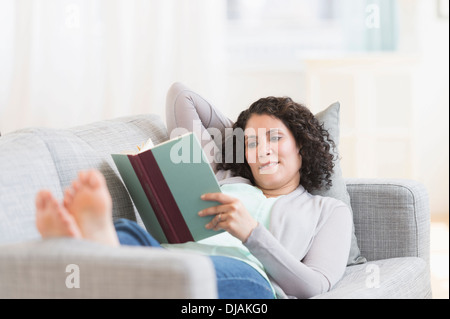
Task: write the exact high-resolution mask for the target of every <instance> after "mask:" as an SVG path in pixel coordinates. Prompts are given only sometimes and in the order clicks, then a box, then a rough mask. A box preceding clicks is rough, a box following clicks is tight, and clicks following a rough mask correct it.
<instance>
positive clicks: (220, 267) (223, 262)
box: [114, 218, 274, 299]
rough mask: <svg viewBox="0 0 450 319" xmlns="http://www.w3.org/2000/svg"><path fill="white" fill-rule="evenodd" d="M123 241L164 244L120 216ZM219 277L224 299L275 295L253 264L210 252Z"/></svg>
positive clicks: (118, 225)
mask: <svg viewBox="0 0 450 319" xmlns="http://www.w3.org/2000/svg"><path fill="white" fill-rule="evenodd" d="M114 227H115V228H116V232H117V237H118V238H119V242H120V244H121V245H128V246H151V247H158V248H162V247H161V245H160V243H159V242H158V241H157V240H156V239H155V238H153V237H152V236H151V235H150V234H149V233H148V232H147V230H145V229H144V228H142V227H140V226H139V225H138V224H137V223H136V222H134V221H131V220H128V219H123V218H121V219H118V220H116V221H115V222H114ZM210 258H211V260H212V262H213V264H214V269H215V272H216V278H217V288H218V294H219V298H220V299H273V298H274V295H273V292H272V288H271V287H270V285H269V283H268V282H267V280H266V279H265V278H264V277H263V276H261V274H260V273H259V272H258V271H256V270H255V269H254V268H253V267H251V266H250V265H248V264H247V263H245V262H243V261H240V260H237V259H235V258H230V257H224V256H210Z"/></svg>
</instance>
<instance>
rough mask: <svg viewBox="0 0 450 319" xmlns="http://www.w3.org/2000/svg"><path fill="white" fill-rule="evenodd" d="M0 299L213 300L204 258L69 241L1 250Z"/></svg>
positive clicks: (213, 284)
mask: <svg viewBox="0 0 450 319" xmlns="http://www.w3.org/2000/svg"><path fill="white" fill-rule="evenodd" d="M0 298H183V299H184V298H189V299H191V298H217V287H216V278H215V273H214V267H213V265H212V263H211V261H210V259H209V258H207V257H204V256H200V255H193V254H187V253H175V252H170V251H167V250H164V249H160V248H149V247H132V246H121V247H108V246H104V245H100V244H96V243H93V242H88V241H84V240H75V239H69V238H58V239H47V240H39V241H32V242H25V243H19V244H8V245H3V246H0Z"/></svg>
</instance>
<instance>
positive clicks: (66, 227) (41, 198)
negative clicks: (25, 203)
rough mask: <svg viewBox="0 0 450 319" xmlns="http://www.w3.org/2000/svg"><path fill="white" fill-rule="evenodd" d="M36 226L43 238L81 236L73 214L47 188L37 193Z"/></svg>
mask: <svg viewBox="0 0 450 319" xmlns="http://www.w3.org/2000/svg"><path fill="white" fill-rule="evenodd" d="M36 227H37V229H38V231H39V233H40V234H41V236H42V238H51V237H73V238H81V231H80V229H79V228H78V225H77V223H76V221H75V219H74V218H73V216H72V215H71V214H70V213H69V212H68V211H67V210H66V209H65V208H64V207H63V206H62V205H60V204H59V203H58V201H57V200H56V199H55V198H54V197H53V195H52V194H51V193H50V192H49V191H46V190H42V191H40V192H39V193H38V194H37V195H36Z"/></svg>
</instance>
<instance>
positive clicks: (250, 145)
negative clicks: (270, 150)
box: [247, 142, 256, 148]
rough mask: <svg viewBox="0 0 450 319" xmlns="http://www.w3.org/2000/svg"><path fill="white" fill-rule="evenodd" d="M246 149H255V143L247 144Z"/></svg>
mask: <svg viewBox="0 0 450 319" xmlns="http://www.w3.org/2000/svg"><path fill="white" fill-rule="evenodd" d="M247 146H248V148H255V147H256V142H248V145H247Z"/></svg>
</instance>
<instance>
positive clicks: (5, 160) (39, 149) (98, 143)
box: [0, 115, 168, 244]
mask: <svg viewBox="0 0 450 319" xmlns="http://www.w3.org/2000/svg"><path fill="white" fill-rule="evenodd" d="M148 138H151V139H152V140H153V142H154V143H155V144H157V143H160V142H162V141H165V140H166V139H167V138H168V135H167V130H166V128H165V126H164V124H163V123H162V121H161V120H160V118H159V117H158V116H156V115H136V116H129V117H122V118H118V119H114V120H105V121H100V122H96V123H92V124H89V125H84V126H78V127H74V128H70V129H67V130H61V129H43V128H33V129H26V130H20V131H17V132H13V133H9V134H6V135H5V136H2V137H0V172H1V174H0V244H2V243H10V242H18V241H24V240H29V239H35V238H39V234H38V232H37V230H36V227H35V206H34V201H35V196H36V193H37V192H38V191H39V190H40V189H48V190H50V191H51V192H52V193H53V194H54V195H55V197H56V198H57V199H58V200H62V198H63V194H64V189H65V188H67V187H68V186H70V184H71V182H72V180H73V179H75V178H76V176H77V173H78V172H79V171H80V170H86V169H92V168H95V169H98V170H100V171H101V172H102V173H103V174H104V175H105V178H106V182H107V184H108V188H109V191H110V193H111V197H112V198H113V217H114V219H116V218H120V217H123V218H128V219H131V220H136V221H137V222H138V223H139V224H141V225H143V223H142V221H141V219H140V218H139V217H138V214H137V213H136V210H135V207H134V205H133V204H132V201H131V199H130V197H129V196H128V193H127V191H126V189H125V187H124V185H123V183H122V181H121V179H120V175H119V173H118V172H117V169H116V167H115V165H114V162H113V161H112V158H111V154H112V153H120V152H122V151H124V150H130V149H131V150H132V149H136V146H137V145H140V144H142V143H143V142H144V141H146V140H147V139H148Z"/></svg>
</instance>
